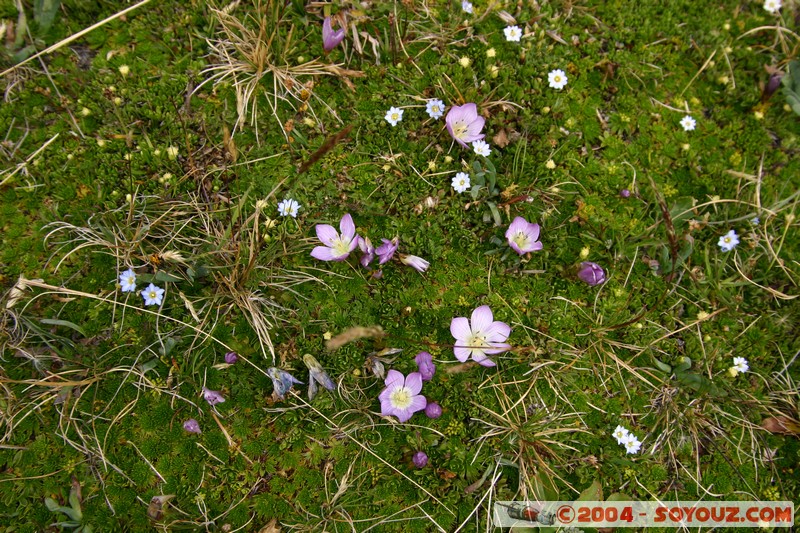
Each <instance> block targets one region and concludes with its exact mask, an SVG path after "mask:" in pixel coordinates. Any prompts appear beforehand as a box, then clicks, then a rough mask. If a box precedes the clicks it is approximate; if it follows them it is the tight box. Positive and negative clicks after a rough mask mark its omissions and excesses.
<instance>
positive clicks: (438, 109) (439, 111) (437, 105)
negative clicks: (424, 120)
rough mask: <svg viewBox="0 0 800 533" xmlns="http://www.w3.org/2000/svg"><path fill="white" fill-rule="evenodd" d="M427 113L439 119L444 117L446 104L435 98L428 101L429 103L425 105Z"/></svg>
mask: <svg viewBox="0 0 800 533" xmlns="http://www.w3.org/2000/svg"><path fill="white" fill-rule="evenodd" d="M425 111H427V112H428V116H429V117H431V118H433V119H437V118H439V117H441V116H442V115H444V102H442V101H441V100H437V99H435V98H433V99H431V100H428V103H427V104H426V105H425Z"/></svg>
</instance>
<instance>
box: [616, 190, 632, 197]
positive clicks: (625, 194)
mask: <svg viewBox="0 0 800 533" xmlns="http://www.w3.org/2000/svg"><path fill="white" fill-rule="evenodd" d="M619 195H620V196H622V197H623V198H630V197H631V191H630V190H629V189H622V190H621V191H619Z"/></svg>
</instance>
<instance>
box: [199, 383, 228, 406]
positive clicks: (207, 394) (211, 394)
mask: <svg viewBox="0 0 800 533" xmlns="http://www.w3.org/2000/svg"><path fill="white" fill-rule="evenodd" d="M203 398H204V399H205V401H207V402H208V405H211V406H214V405H217V404H218V403H222V402H224V401H225V397H223V396H222V394H220V392H219V391H216V390H211V389H207V388H205V387H203Z"/></svg>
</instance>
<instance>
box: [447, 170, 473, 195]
mask: <svg viewBox="0 0 800 533" xmlns="http://www.w3.org/2000/svg"><path fill="white" fill-rule="evenodd" d="M450 184H451V185H452V186H453V189H455V190H456V192H457V193H462V192H464V191H466V190H468V189H469V185H470V183H469V174H467V173H466V172H459V173H458V174H456V175H455V176H453V181H451V182H450Z"/></svg>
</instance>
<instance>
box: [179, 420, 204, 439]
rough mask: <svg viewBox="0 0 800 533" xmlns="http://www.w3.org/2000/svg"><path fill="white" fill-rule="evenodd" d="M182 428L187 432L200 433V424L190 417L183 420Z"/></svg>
mask: <svg viewBox="0 0 800 533" xmlns="http://www.w3.org/2000/svg"><path fill="white" fill-rule="evenodd" d="M183 429H185V430H186V431H188V432H189V433H197V434H198V435H199V434H200V433H202V431H200V424H199V423H198V422H197V420H195V419H194V418H190V419H189V420H187V421H186V422H184V423H183Z"/></svg>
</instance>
